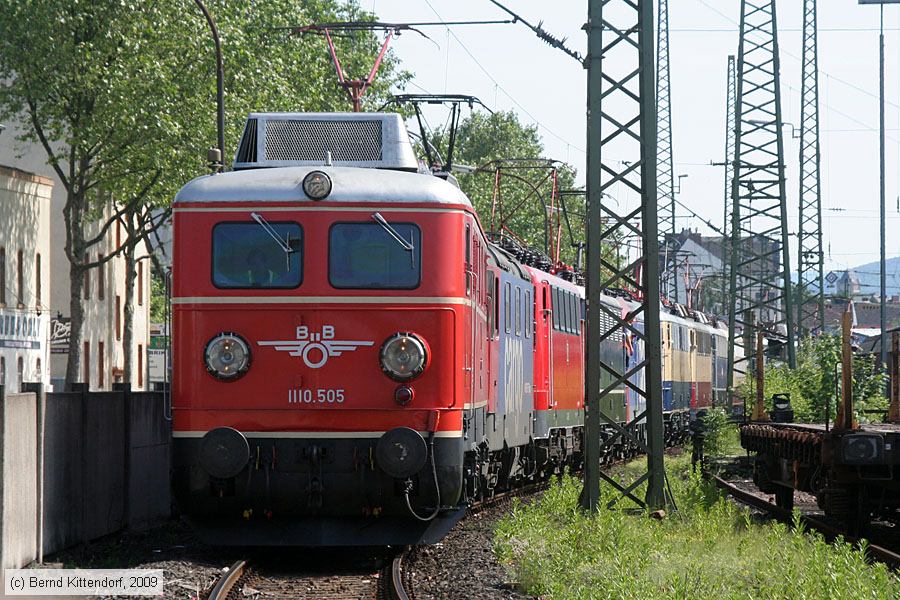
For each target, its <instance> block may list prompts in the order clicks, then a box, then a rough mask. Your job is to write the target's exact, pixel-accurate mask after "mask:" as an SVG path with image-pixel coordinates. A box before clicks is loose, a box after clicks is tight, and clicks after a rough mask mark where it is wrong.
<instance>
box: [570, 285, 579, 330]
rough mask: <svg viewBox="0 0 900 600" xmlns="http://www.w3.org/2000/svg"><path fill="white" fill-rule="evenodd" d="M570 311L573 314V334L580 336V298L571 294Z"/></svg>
mask: <svg viewBox="0 0 900 600" xmlns="http://www.w3.org/2000/svg"><path fill="white" fill-rule="evenodd" d="M569 309H570V310H571V314H572V333H574V334H576V335H577V334H578V329H579V327H580V325H581V323H579V322H578V296H576V295H575V294H569Z"/></svg>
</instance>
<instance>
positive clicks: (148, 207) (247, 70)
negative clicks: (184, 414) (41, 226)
mask: <svg viewBox="0 0 900 600" xmlns="http://www.w3.org/2000/svg"><path fill="white" fill-rule="evenodd" d="M210 8H211V10H212V12H213V13H214V15H215V17H216V19H217V20H218V23H219V30H220V34H221V37H222V42H223V50H224V55H225V72H226V82H225V83H226V98H227V103H226V107H227V110H228V114H227V135H226V151H228V150H229V148H228V144H229V143H230V144H231V146H232V148H233V145H234V143H235V140H236V139H237V137H238V135H239V133H240V130H241V127H242V122H243V119H244V116H245V115H246V113H247V112H248V111H249V110H272V111H279V110H291V111H304V110H305V111H319V110H342V109H343V110H346V107H347V101H346V98H345V96H344V92H343V90H342V89H341V88H340V87H339V86H338V85H337V83H336V81H335V78H334V76H333V74H332V71H331V69H332V67H331V62H330V60H329V58H328V55H327V53H326V49H325V46H324V42H323V40H321V39H320V38H319V37H317V36H293V35H291V34H290V33H289V32H286V31H285V30H279V29H276V28H277V27H279V26H282V27H283V26H289V25H298V24H305V23H309V22H313V21H336V20H341V19H346V18H368V19H371V18H372V15H369V14H366V13H363V12H361V11H360V10H359V8H358V6H357V5H356V4H355V2H349V3H343V2H342V3H338V2H334V1H326V0H306V1H304V0H271V1H268V2H265V3H260V2H225V1H224V0H222V1H218V2H214V3H211V4H210ZM337 44H338V48H339V51H340V52H341V53H342V55H341V56H342V59H341V60H342V62H343V64H344V66H345V68H346V69H347V70H348V72H351V73H355V72H361V71H363V70H365V69H367V68H369V66H370V65H371V62H372V60H374V56H375V54H376V52H377V50H378V47H379V40H378V39H377V38H376V36H375V35H374V34H372V33H371V32H369V33H367V32H359V33H357V34H354V36H353V37H347V38H339V39H338V40H337ZM214 74H215V71H214V60H213V53H212V43H211V39H210V35H209V32H208V30H207V25H206V22H205V21H204V20H203V18H202V16H201V15H200V13H199V12H198V11H197V8H196V6H195V4H194V2H193V1H192V0H171V1H168V2H138V1H137V0H98V1H96V2H82V1H80V0H2V1H0V120H5V121H7V122H9V121H17V122H20V123H22V124H23V125H24V134H23V135H22V137H21V141H22V142H29V143H39V144H40V145H41V146H42V147H43V149H44V150H45V152H46V154H47V160H48V163H49V165H50V166H51V168H52V169H53V170H54V171H55V173H56V174H57V176H58V177H59V179H60V180H61V182H62V185H63V187H64V190H65V195H66V201H65V206H64V208H63V218H64V220H65V226H66V239H65V252H66V256H67V258H68V260H69V283H70V288H71V298H70V303H69V313H70V317H71V324H72V334H71V337H70V341H69V355H68V364H67V369H66V383H67V384H71V383H74V382H76V381H78V380H79V378H80V369H79V366H80V363H81V358H82V357H81V341H82V336H83V331H82V329H83V320H84V301H83V296H84V294H83V291H84V290H83V281H84V274H85V272H86V271H88V270H89V269H94V268H96V267H98V266H100V265H102V264H103V263H105V262H106V261H108V260H110V259H111V258H112V257H113V256H115V255H116V254H118V253H123V252H124V253H125V254H126V256H127V257H128V260H127V267H128V273H127V274H126V282H127V283H128V285H127V288H126V289H127V290H128V294H129V298H128V299H127V301H126V319H125V322H126V339H125V347H126V353H127V354H126V364H125V370H126V381H128V378H130V362H131V360H130V352H131V340H130V336H131V333H130V331H131V330H130V327H131V321H132V319H131V316H132V315H133V298H132V296H133V291H132V290H133V287H134V286H133V282H134V277H135V269H134V261H135V249H136V247H137V246H138V244H140V243H141V242H147V241H148V237H147V234H148V228H152V227H155V226H156V225H157V224H158V220H156V219H153V218H151V211H152V209H153V208H154V207H157V206H166V205H168V203H169V202H170V200H171V198H172V196H173V195H174V193H175V191H176V190H177V189H178V188H179V187H180V186H181V185H183V183H184V182H186V181H187V180H188V179H191V178H192V177H195V176H197V175H199V174H201V173H202V170H203V162H202V158H203V157H204V156H205V150H206V148H208V147H209V146H211V145H214V142H213V141H214V140H215V133H214V126H215V123H214V118H213V114H214V112H213V111H214V108H213V107H214V94H215V75H214ZM405 77H406V76H405V75H404V74H403V73H400V72H399V71H398V69H397V60H396V58H395V57H393V56H392V55H389V56H388V57H387V60H386V61H385V62H384V63H383V65H382V68H381V72H380V76H379V78H378V79H377V80H376V83H375V85H374V86H373V88H372V89H371V90H370V92H369V95H368V96H367V98H368V102H369V103H371V104H376V103H378V102H380V101H381V100H383V99H384V97H385V96H386V93H387V90H388V89H389V88H390V87H391V86H392V85H394V84H397V83H399V82H402V81H403V80H404V78H405ZM120 220H121V221H122V222H123V223H124V225H125V228H126V230H127V232H128V236H127V239H126V240H125V241H124V242H123V244H122V245H121V246H120V247H118V248H115V249H114V250H113V251H112V252H106V253H103V254H101V253H99V252H98V251H97V250H98V248H100V247H101V246H100V244H101V242H102V241H103V240H104V239H105V236H106V235H107V234H108V232H109V231H110V228H111V227H112V226H113V225H114V224H116V223H118V222H119V221H120Z"/></svg>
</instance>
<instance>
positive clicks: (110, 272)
mask: <svg viewBox="0 0 900 600" xmlns="http://www.w3.org/2000/svg"><path fill="white" fill-rule="evenodd" d="M7 125H8V128H7V129H6V131H3V133H2V134H0V163H7V164H16V165H18V166H21V167H22V168H24V169H28V170H29V171H32V172H33V173H35V174H37V175H33V176H34V177H40V178H41V179H42V180H44V181H46V182H47V184H48V186H49V185H52V191H49V192H48V194H49V199H48V202H47V207H48V212H47V220H48V225H47V231H48V234H47V236H46V238H47V249H46V250H45V252H44V253H42V254H41V261H42V265H41V266H42V268H43V269H45V271H46V277H47V281H46V282H45V283H46V284H47V285H44V286H43V287H42V290H41V291H42V294H43V298H44V300H43V302H44V305H45V306H46V308H47V311H46V313H43V314H45V315H47V316H46V318H47V323H46V324H45V326H44V327H45V329H44V331H45V332H46V333H43V334H42V336H43V337H42V338H41V339H42V340H47V339H48V338H49V340H50V343H49V346H50V350H49V359H44V360H42V361H41V367H42V376H43V377H45V379H46V378H47V377H48V376H49V379H48V381H49V383H50V384H51V385H53V389H54V390H57V391H60V390H62V389H63V384H64V381H65V373H66V363H67V361H68V342H69V333H70V324H69V300H70V282H69V260H68V258H67V257H66V253H65V240H66V229H65V222H64V219H63V213H62V210H63V206H64V205H65V201H66V190H65V187H64V186H63V184H62V182H61V181H60V180H59V179H58V177H57V175H56V173H55V172H54V170H53V169H52V168H51V167H50V166H49V165H48V164H47V155H46V153H45V151H44V149H43V148H42V147H41V146H40V145H37V144H24V143H20V142H17V141H16V136H17V135H18V134H19V133H21V131H20V130H16V127H15V125H13V124H7ZM113 208H114V207H113V205H112V203H110V204H109V205H108V206H106V207H104V209H103V210H102V211H101V213H102V214H103V215H104V216H105V218H101V219H100V221H99V222H97V223H94V224H92V225H91V226H89V227H87V228H86V229H87V231H86V234H87V235H88V237H93V236H95V235H97V234H98V233H99V232H100V228H101V225H102V223H105V222H106V220H107V219H108V218H109V217H110V216H112V215H114V214H115V212H114V210H113ZM6 212H7V211H5V210H2V206H0V223H2V222H3V221H2V219H3V218H4V214H5V213H6ZM3 233H4V232H0V236H2V234H3ZM125 236H126V234H125V231H124V228H123V226H122V225H121V224H119V223H114V224H113V226H111V227H109V229H108V230H107V231H106V233H105V235H104V236H103V238H102V239H101V240H100V241H99V242H98V243H97V244H95V245H93V246H91V247H90V248H89V249H88V259H89V260H90V261H96V260H97V259H98V257H104V256H108V255H109V254H110V253H111V252H114V251H115V249H116V248H118V247H119V246H121V244H122V241H123V240H124V239H125ZM0 239H2V238H0ZM137 255H138V257H142V260H139V261H138V267H137V269H138V279H137V281H136V282H135V290H134V292H135V296H134V298H135V301H134V325H133V327H134V342H133V343H134V348H133V352H132V357H133V364H132V373H133V379H132V382H131V384H132V388H133V389H147V385H148V382H147V379H148V378H147V371H148V364H147V350H148V345H149V330H150V326H149V318H150V265H149V261H148V260H147V252H146V249H145V247H144V246H143V244H141V245H140V246H139V248H138V252H137ZM9 263H10V258H9V256H7V264H9ZM13 264H15V263H14V262H13ZM7 278H8V279H9V278H10V276H9V275H8V276H7ZM10 281H11V282H13V280H12V279H10ZM51 282H52V283H51ZM85 284H86V285H85V291H84V303H85V304H84V307H85V319H84V327H83V330H82V331H83V340H82V344H83V346H82V361H81V364H80V365H79V374H80V377H79V380H80V382H82V383H88V386H89V389H91V390H110V389H112V386H113V384H115V383H117V382H120V381H121V380H122V375H123V372H124V348H123V346H122V344H123V341H124V327H125V322H124V318H125V260H124V258H123V257H122V256H121V255H118V256H116V257H114V258H113V259H111V260H109V261H108V262H106V263H104V264H103V265H101V266H98V267H96V268H93V269H90V270H89V271H88V273H87V274H86V275H85ZM0 339H2V336H0ZM44 345H45V346H46V345H47V344H46V342H45V343H44ZM48 362H49V368H48V367H47V365H48ZM7 368H8V369H9V367H7ZM48 374H49V375H48ZM29 376H31V375H30V373H29V372H28V367H27V365H26V380H27V378H28V377H29Z"/></svg>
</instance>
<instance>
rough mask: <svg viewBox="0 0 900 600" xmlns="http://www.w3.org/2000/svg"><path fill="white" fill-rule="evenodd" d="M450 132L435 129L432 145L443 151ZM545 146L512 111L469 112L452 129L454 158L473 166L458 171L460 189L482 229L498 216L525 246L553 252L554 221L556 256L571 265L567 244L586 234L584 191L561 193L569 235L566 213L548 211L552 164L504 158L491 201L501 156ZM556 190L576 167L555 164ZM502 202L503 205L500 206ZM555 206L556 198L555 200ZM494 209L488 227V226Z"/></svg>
mask: <svg viewBox="0 0 900 600" xmlns="http://www.w3.org/2000/svg"><path fill="white" fill-rule="evenodd" d="M448 137H449V132H448V131H446V130H438V131H437V132H436V135H435V136H434V145H435V146H436V147H437V148H438V149H440V150H441V151H443V148H445V147H446V143H447V139H448ZM545 158H548V157H546V155H545V151H544V145H543V142H542V141H541V138H540V135H539V134H538V132H537V128H536V127H535V126H533V125H526V124H523V123H522V122H521V121H520V120H519V118H518V116H517V115H516V114H515V113H514V112H495V113H484V112H473V113H472V114H471V115H469V116H468V117H467V118H465V119H463V120H462V121H461V122H460V125H459V129H458V131H457V134H456V151H455V157H454V163H456V164H463V165H466V166H470V167H476V168H477V169H478V170H477V171H476V172H475V173H461V174H458V175H457V176H458V179H459V184H460V187H461V188H462V190H463V191H464V192H465V193H466V195H468V196H469V198H470V199H471V200H472V202H473V203H474V204H475V208H476V210H477V211H478V214H479V215H480V218H481V223H482V226H483V227H484V228H485V229H486V230H491V229H493V230H497V231H499V229H500V223H501V221H503V225H504V228H505V229H508V230H509V231H510V232H512V233H513V234H514V235H515V236H516V237H518V238H519V239H521V240H523V241H524V242H525V243H526V244H527V245H528V246H529V247H531V248H533V249H536V250H540V251H546V252H547V254H548V255H550V256H553V254H554V251H553V248H551V247H550V246H553V240H554V239H555V238H556V236H557V231H556V228H557V223H558V224H559V225H560V226H561V232H560V233H561V236H562V238H561V239H562V241H561V244H560V250H561V252H560V257H561V259H562V260H563V261H564V262H567V263H569V264H574V262H575V255H576V252H577V251H576V250H575V249H574V248H573V247H572V243H573V242H574V243H577V242H583V241H584V239H585V222H584V218H585V207H584V196H583V195H566V196H565V199H564V201H565V203H566V208H567V213H568V217H569V223H570V225H571V233H572V236H571V237H570V236H569V228H568V227H567V225H566V222H565V217H564V216H563V214H562V213H559V215H558V218H559V220H558V221H557V214H556V213H555V212H553V211H551V199H550V197H551V191H552V181H551V179H550V178H549V175H550V173H551V168H550V167H548V164H547V162H546V161H544V160H536V161H534V160H533V161H523V162H507V163H504V164H502V166H500V169H501V172H500V185H499V194H498V196H499V198H498V202H497V204H496V205H495V204H494V200H495V193H494V192H495V181H496V178H495V175H496V168H497V167H498V165H499V164H500V163H497V162H495V161H501V160H506V159H516V160H519V159H545ZM556 167H557V187H558V189H559V190H568V191H571V190H574V189H575V188H576V186H575V171H574V169H573V168H572V167H570V166H568V165H565V164H563V163H556ZM501 203H502V209H501ZM553 204H556V206H557V207H558V206H559V205H558V200H557V201H554V202H553ZM492 214H493V226H492Z"/></svg>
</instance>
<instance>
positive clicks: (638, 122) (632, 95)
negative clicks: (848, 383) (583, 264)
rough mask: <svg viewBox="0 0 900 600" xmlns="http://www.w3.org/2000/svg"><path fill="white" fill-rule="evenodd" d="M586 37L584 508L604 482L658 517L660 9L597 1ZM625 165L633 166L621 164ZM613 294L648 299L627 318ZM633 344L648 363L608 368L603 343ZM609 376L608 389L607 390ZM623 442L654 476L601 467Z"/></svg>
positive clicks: (662, 498)
mask: <svg viewBox="0 0 900 600" xmlns="http://www.w3.org/2000/svg"><path fill="white" fill-rule="evenodd" d="M586 29H587V32H588V57H587V59H586V61H585V62H586V64H587V66H588V120H587V149H588V151H587V173H586V177H587V190H588V238H587V240H588V257H587V259H588V260H587V267H588V269H587V271H588V272H587V292H588V329H587V334H588V343H587V371H586V372H587V377H586V380H587V382H586V391H587V409H586V414H585V431H586V434H585V444H586V448H585V487H584V493H583V494H582V498H581V502H582V505H583V506H584V507H585V508H589V509H596V508H598V503H599V499H600V479H601V478H602V479H604V480H605V481H606V482H607V483H609V484H610V485H611V486H613V487H614V488H616V489H617V490H618V491H619V492H620V493H621V494H622V495H623V496H625V497H628V498H630V499H631V500H633V501H635V502H636V503H638V504H641V505H644V504H645V505H646V506H649V507H651V508H660V507H662V506H664V505H665V504H666V493H665V471H664V469H663V460H664V456H663V454H664V450H665V441H664V438H663V406H662V372H661V365H662V362H661V361H662V359H661V351H660V329H659V311H660V301H659V231H658V220H657V219H658V216H659V215H658V213H657V198H658V195H657V193H656V181H657V178H656V166H657V160H658V159H657V151H656V127H657V120H656V102H655V98H654V96H655V94H654V65H655V60H654V59H655V57H654V52H653V2H652V0H589V2H588V24H587V26H586ZM613 157H615V158H613ZM622 157H627V158H629V159H631V160H628V161H623V160H617V159H621V158H622ZM619 187H621V188H622V189H623V190H624V192H625V193H626V194H627V195H628V196H629V199H628V202H622V203H621V205H618V204H614V203H606V202H605V201H604V196H606V192H611V191H612V190H613V189H617V188H619ZM634 201H636V202H634ZM622 238H632V239H635V238H636V239H637V240H638V241H639V245H638V247H637V248H635V250H634V251H633V252H632V253H630V254H629V255H628V259H627V260H624V261H622V263H619V261H616V260H615V258H613V257H610V256H605V255H604V252H603V247H604V246H609V245H611V244H614V243H616V240H618V239H622ZM611 288H628V289H630V290H632V291H633V292H634V293H635V295H636V296H637V297H638V298H639V299H640V300H639V302H637V303H635V305H634V306H633V308H632V309H631V310H630V311H629V312H628V313H626V314H623V311H621V310H619V308H618V307H616V308H615V309H613V308H610V307H607V306H606V305H605V304H604V303H603V302H602V301H601V300H602V294H603V291H604V290H607V289H611ZM641 323H643V326H641ZM625 336H628V337H629V338H631V339H634V340H642V341H643V342H644V344H645V349H646V350H645V351H646V355H645V356H644V357H643V359H642V360H641V361H640V362H637V363H636V364H631V365H628V366H625V365H622V364H615V363H613V364H608V363H607V362H605V361H604V358H606V357H604V356H601V355H600V348H601V345H602V342H604V341H605V340H607V339H611V340H624V338H625ZM606 360H609V359H608V358H607V359H606ZM601 375H603V379H604V381H606V382H609V383H608V384H606V385H602V386H601ZM622 386H627V387H628V388H629V389H630V390H632V392H633V393H634V394H635V395H636V396H635V397H636V399H637V402H636V408H635V411H634V412H635V414H634V415H633V416H632V418H631V420H630V421H629V422H628V423H627V424H626V425H625V426H624V427H622V426H620V425H617V424H616V419H615V417H614V416H613V414H614V413H613V412H612V410H613V408H614V406H615V403H618V406H621V402H622V396H621V390H622ZM601 422H604V423H608V424H609V425H610V426H612V427H613V428H614V429H615V430H616V433H615V434H614V435H612V436H610V437H609V438H607V439H602V438H601V436H600V424H601ZM642 431H645V432H646V443H645V442H644V441H643V439H641V438H642V437H643V436H640V435H638V434H639V433H640V432H642ZM623 439H630V440H631V441H632V442H633V443H635V444H636V445H637V447H639V448H641V449H642V450H644V451H646V452H647V470H646V472H645V473H644V474H643V475H641V476H640V477H638V478H637V479H636V480H635V481H633V482H632V483H630V484H628V485H623V484H622V483H620V482H618V481H616V480H614V479H612V478H610V477H609V476H608V475H606V474H605V473H603V472H602V471H601V470H600V468H599V467H600V464H599V458H600V454H601V450H602V449H603V448H604V447H608V446H612V445H615V444H617V443H619V442H620V441H621V440H623ZM644 482H647V491H646V495H645V497H644V498H643V499H642V498H638V497H637V496H636V495H635V493H634V492H635V490H636V489H638V487H639V486H640V485H641V484H642V483H644ZM613 502H615V501H613Z"/></svg>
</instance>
